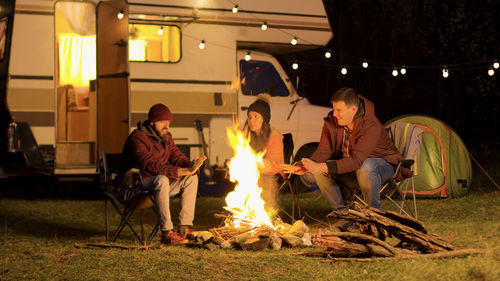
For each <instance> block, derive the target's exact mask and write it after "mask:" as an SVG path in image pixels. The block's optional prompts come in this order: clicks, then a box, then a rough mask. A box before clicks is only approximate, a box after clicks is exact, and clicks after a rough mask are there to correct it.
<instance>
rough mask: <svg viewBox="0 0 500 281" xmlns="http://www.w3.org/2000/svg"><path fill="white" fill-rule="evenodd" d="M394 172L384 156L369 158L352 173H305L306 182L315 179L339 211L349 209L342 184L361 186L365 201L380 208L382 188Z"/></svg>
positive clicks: (352, 186)
mask: <svg viewBox="0 0 500 281" xmlns="http://www.w3.org/2000/svg"><path fill="white" fill-rule="evenodd" d="M393 174H394V167H393V166H392V165H391V164H389V163H387V161H385V160H384V159H382V158H367V159H366V160H365V161H364V162H363V165H361V167H360V168H359V169H358V170H356V171H355V172H352V173H347V174H342V175H336V176H335V177H332V176H331V175H329V174H327V173H317V174H314V175H313V174H311V173H306V174H304V175H303V176H302V177H303V180H304V181H305V182H312V181H315V182H316V184H317V185H318V187H319V189H320V190H321V193H322V194H323V195H324V196H325V197H326V199H327V200H328V202H329V203H330V205H331V206H332V207H333V208H334V209H335V210H338V211H345V210H347V209H348V207H347V205H346V204H345V202H344V198H343V197H342V192H341V189H340V188H341V186H343V187H350V188H354V187H359V188H360V189H361V192H362V193H363V197H364V200H365V202H366V203H367V204H368V205H369V206H370V207H372V208H376V209H380V188H381V186H382V184H383V183H384V182H386V181H387V180H388V179H389V178H390V177H391V176H392V175H393Z"/></svg>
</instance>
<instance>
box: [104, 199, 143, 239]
mask: <svg viewBox="0 0 500 281" xmlns="http://www.w3.org/2000/svg"><path fill="white" fill-rule="evenodd" d="M111 203H112V204H113V206H114V207H115V209H116V210H117V211H118V213H119V214H120V216H121V218H122V221H121V222H120V226H119V227H118V230H117V231H116V233H115V235H114V236H113V239H112V240H111V242H115V241H116V239H117V238H118V235H120V233H121V232H122V230H123V228H124V227H125V225H127V226H128V227H129V228H130V230H131V231H132V233H134V235H135V237H137V239H138V240H139V241H140V242H141V244H143V245H144V240H143V239H141V237H139V235H138V234H137V232H136V231H135V230H134V228H133V227H132V225H131V224H130V222H129V221H128V219H129V218H130V216H131V215H132V213H133V212H134V211H135V209H136V208H137V206H138V204H135V206H134V207H133V208H132V209H126V210H125V211H126V212H127V216H125V215H124V214H123V213H122V212H120V208H119V207H118V206H117V205H116V203H115V202H114V201H113V200H111ZM125 211H124V212H125Z"/></svg>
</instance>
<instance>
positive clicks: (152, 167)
mask: <svg viewBox="0 0 500 281" xmlns="http://www.w3.org/2000/svg"><path fill="white" fill-rule="evenodd" d="M171 122H172V112H170V109H169V108H168V107H167V106H165V105H163V104H155V105H153V106H152V107H151V109H150V110H149V113H148V120H146V121H144V122H142V123H139V124H138V126H137V129H135V130H134V131H133V132H132V133H131V134H130V135H129V137H128V139H127V142H126V143H125V147H124V148H123V152H122V154H123V155H124V156H125V159H126V161H127V163H126V164H127V165H128V166H129V167H134V168H138V169H140V170H141V176H142V180H140V181H135V182H134V184H133V187H132V188H129V189H124V190H123V191H121V192H120V194H119V196H121V197H122V199H123V200H128V199H132V198H133V197H135V196H136V195H137V194H139V193H141V192H142V191H143V190H144V189H148V190H152V191H153V192H154V195H155V199H156V205H157V207H158V211H159V214H160V228H161V231H162V236H161V242H162V243H164V244H179V243H183V242H185V236H186V234H187V232H188V231H189V229H190V227H192V225H193V219H194V209H195V203H196V194H197V190H198V176H197V175H195V173H196V171H197V170H198V168H199V167H200V166H201V165H202V164H203V161H205V159H206V157H205V156H203V157H195V158H194V160H193V161H190V160H189V159H188V158H187V157H186V156H184V154H182V152H181V151H180V150H179V148H178V147H177V146H176V145H175V143H174V141H173V138H172V134H170V133H169V132H168V129H169V127H170V123H171ZM179 192H181V193H182V199H181V211H180V213H179V221H180V224H179V228H178V230H179V232H175V231H174V230H173V229H174V226H173V224H172V219H171V217H170V196H173V195H175V194H177V193H179Z"/></svg>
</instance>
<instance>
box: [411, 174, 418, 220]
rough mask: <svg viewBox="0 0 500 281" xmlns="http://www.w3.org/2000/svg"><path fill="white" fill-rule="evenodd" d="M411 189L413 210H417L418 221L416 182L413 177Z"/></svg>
mask: <svg viewBox="0 0 500 281" xmlns="http://www.w3.org/2000/svg"><path fill="white" fill-rule="evenodd" d="M411 189H412V191H413V208H414V210H415V218H416V219H418V213H417V198H416V195H415V181H414V180H413V177H412V178H411Z"/></svg>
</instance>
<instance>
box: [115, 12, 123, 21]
mask: <svg viewBox="0 0 500 281" xmlns="http://www.w3.org/2000/svg"><path fill="white" fill-rule="evenodd" d="M123 16H124V14H123V11H120V12H119V13H118V15H116V17H117V18H118V19H119V20H121V19H123Z"/></svg>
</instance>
